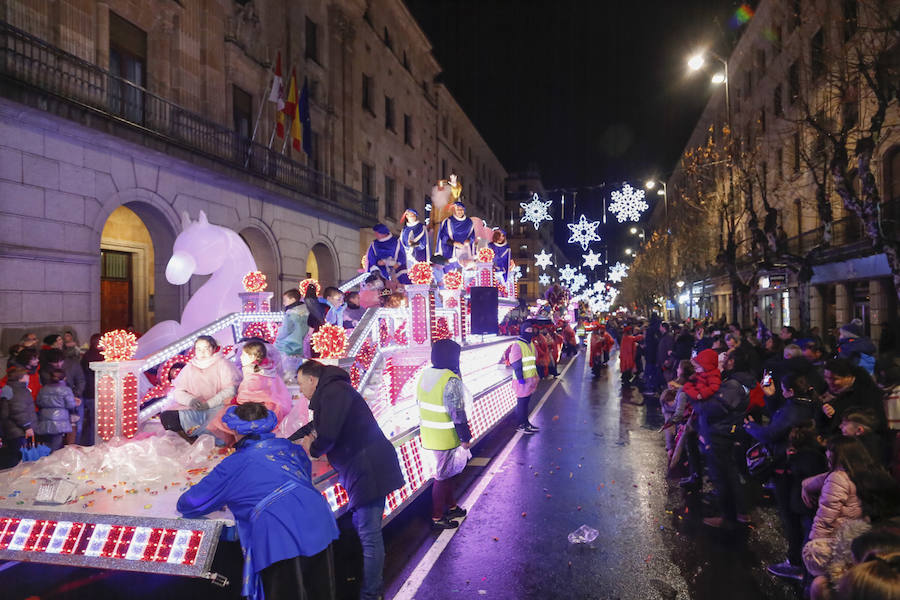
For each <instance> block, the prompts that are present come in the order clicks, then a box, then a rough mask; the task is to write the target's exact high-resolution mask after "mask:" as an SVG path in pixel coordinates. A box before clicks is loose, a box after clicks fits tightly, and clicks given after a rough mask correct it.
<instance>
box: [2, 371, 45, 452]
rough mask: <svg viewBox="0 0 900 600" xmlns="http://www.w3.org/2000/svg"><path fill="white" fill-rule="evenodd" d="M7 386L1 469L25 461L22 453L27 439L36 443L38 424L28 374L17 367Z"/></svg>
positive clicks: (4, 396)
mask: <svg viewBox="0 0 900 600" xmlns="http://www.w3.org/2000/svg"><path fill="white" fill-rule="evenodd" d="M7 376H8V378H7V383H6V385H5V386H3V389H2V390H0V435H2V436H3V447H2V448H0V469H5V468H8V467H12V466H15V465H16V464H18V463H19V460H21V454H20V452H19V451H20V450H21V449H22V447H23V446H24V445H25V440H26V439H34V430H33V427H34V425H35V424H36V423H37V415H36V414H35V412H34V399H33V398H32V397H31V392H30V391H29V390H28V371H27V370H26V369H25V367H22V366H19V365H13V366H11V367H10V368H9V370H8V371H7Z"/></svg>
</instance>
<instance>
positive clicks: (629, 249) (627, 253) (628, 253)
mask: <svg viewBox="0 0 900 600" xmlns="http://www.w3.org/2000/svg"><path fill="white" fill-rule="evenodd" d="M625 254H626V255H628V256H631V248H625Z"/></svg>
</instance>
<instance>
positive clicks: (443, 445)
mask: <svg viewBox="0 0 900 600" xmlns="http://www.w3.org/2000/svg"><path fill="white" fill-rule="evenodd" d="M453 378H456V379H459V376H458V375H456V373H454V372H453V371H450V370H445V371H444V374H443V375H441V378H440V379H438V382H437V383H436V384H435V385H434V387H432V388H431V389H430V390H427V391H426V390H425V389H424V388H423V387H422V378H421V377H420V378H419V383H418V385H417V386H416V400H417V401H418V403H419V435H420V437H421V440H422V447H423V448H427V449H428V450H452V449H453V448H456V447H457V446H459V436H458V435H456V427H455V426H454V425H453V420H452V419H450V413H449V412H448V411H447V407H446V406H444V388H445V387H447V383H448V382H449V381H450V380H451V379H453Z"/></svg>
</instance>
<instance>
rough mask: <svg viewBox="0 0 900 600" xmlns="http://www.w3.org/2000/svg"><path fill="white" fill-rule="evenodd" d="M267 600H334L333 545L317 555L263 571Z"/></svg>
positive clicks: (290, 560)
mask: <svg viewBox="0 0 900 600" xmlns="http://www.w3.org/2000/svg"><path fill="white" fill-rule="evenodd" d="M260 577H262V583H263V591H265V594H266V600H285V599H295V598H297V599H299V600H319V599H320V598H321V599H323V600H334V599H335V584H334V555H333V554H332V550H331V544H329V545H328V547H327V548H325V549H324V550H322V551H321V552H319V553H318V554H316V555H314V556H295V557H294V558H288V559H285V560H280V561H278V562H276V563H272V564H271V565H269V566H268V567H266V568H265V569H263V570H262V571H261V572H260Z"/></svg>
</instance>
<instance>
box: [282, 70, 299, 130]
mask: <svg viewBox="0 0 900 600" xmlns="http://www.w3.org/2000/svg"><path fill="white" fill-rule="evenodd" d="M282 112H283V113H284V114H285V115H286V116H287V117H288V118H289V119H293V118H294V114H295V113H296V112H297V71H296V69H292V70H291V82H290V84H289V85H288V93H287V99H286V100H285V102H284V108H283V109H282Z"/></svg>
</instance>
